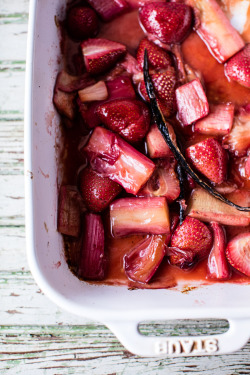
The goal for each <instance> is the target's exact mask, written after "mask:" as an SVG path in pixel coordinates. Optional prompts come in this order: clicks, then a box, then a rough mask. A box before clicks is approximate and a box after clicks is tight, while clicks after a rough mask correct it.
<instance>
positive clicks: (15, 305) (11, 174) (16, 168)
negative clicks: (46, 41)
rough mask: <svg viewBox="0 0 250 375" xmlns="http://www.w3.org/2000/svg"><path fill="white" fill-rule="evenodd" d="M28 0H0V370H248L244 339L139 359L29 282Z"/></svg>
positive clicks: (29, 373)
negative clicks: (233, 345)
mask: <svg viewBox="0 0 250 375" xmlns="http://www.w3.org/2000/svg"><path fill="white" fill-rule="evenodd" d="M28 5H29V1H28V0H11V1H9V0H0V51H1V52H0V212H1V214H0V260H1V261H0V301H1V303H0V373H1V374H4V375H5V374H6V375H12V374H13V375H16V374H23V375H24V374H25V375H64V374H65V375H66V374H67V375H68V374H79V375H82V374H98V375H104V374H107V375H108V374H109V375H111V374H113V375H114V374H117V375H118V374H126V375H127V374H128V375H131V374H136V375H137V374H171V375H181V374H190V375H194V374H201V373H202V374H204V375H211V374H216V375H217V374H218V375H233V374H237V375H243V374H250V342H249V343H248V344H247V345H246V346H245V347H244V348H243V349H242V350H240V351H238V352H237V353H234V354H231V355H227V356H218V357H194V358H175V359H168V358H159V359H155V358H139V357H137V356H134V355H131V354H130V353H129V352H128V351H127V350H125V349H124V348H123V347H122V345H121V344H120V343H119V342H118V340H117V339H116V338H115V336H114V335H113V334H112V333H111V332H110V331H109V330H108V329H107V328H106V327H104V326H103V325H101V324H98V323H97V322H91V321H89V320H87V319H82V318H80V317H76V316H74V315H73V314H69V313H67V312H64V311H62V310H61V309H60V308H58V307H57V306H56V305H54V304H53V302H51V301H49V300H48V299H47V298H46V297H45V296H44V295H43V293H41V291H40V289H39V287H38V286H37V285H36V283H35V281H34V279H33V277H32V275H31V274H30V272H29V267H28V264H27V260H26V255H25V228H24V177H23V101H24V74H25V54H26V38H27V21H28ZM226 329H227V324H226V323H225V322H224V321H213V320H209V321H208V320H207V321H202V322H198V321H192V322H189V324H188V325H187V323H186V322H181V321H176V322H167V323H166V324H164V325H163V324H162V323H154V324H150V325H144V326H142V327H141V330H142V331H143V333H144V334H152V332H153V333H154V334H156V335H163V334H166V335H170V334H173V335H177V334H201V333H203V334H212V333H215V332H218V331H219V332H223V331H225V330H226Z"/></svg>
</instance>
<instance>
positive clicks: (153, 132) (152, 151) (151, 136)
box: [146, 123, 176, 159]
mask: <svg viewBox="0 0 250 375" xmlns="http://www.w3.org/2000/svg"><path fill="white" fill-rule="evenodd" d="M166 126H167V127H168V131H169V134H170V137H171V139H172V141H173V142H174V143H176V135H175V132H174V129H173V127H172V125H170V124H169V123H166ZM146 142H147V151H148V153H149V156H150V157H151V158H152V159H154V158H168V157H170V156H173V153H172V151H171V150H170V148H169V147H168V145H167V143H166V142H165V140H164V138H163V136H162V134H161V132H160V130H159V129H158V127H157V125H156V124H153V125H152V126H151V128H150V130H149V132H148V134H147V137H146Z"/></svg>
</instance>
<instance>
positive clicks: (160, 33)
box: [139, 3, 192, 44]
mask: <svg viewBox="0 0 250 375" xmlns="http://www.w3.org/2000/svg"><path fill="white" fill-rule="evenodd" d="M139 19H140V22H141V26H142V28H143V29H144V30H145V31H146V32H147V33H149V34H152V35H153V36H154V37H156V38H157V39H159V40H160V41H161V42H163V43H167V44H172V43H181V42H182V41H183V40H184V39H185V38H186V37H187V35H188V34H189V32H190V30H191V27H192V9H191V7H189V6H187V5H185V4H180V3H179V4H178V3H151V4H147V5H145V6H144V7H142V8H141V9H140V10H139Z"/></svg>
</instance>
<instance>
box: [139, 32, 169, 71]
mask: <svg viewBox="0 0 250 375" xmlns="http://www.w3.org/2000/svg"><path fill="white" fill-rule="evenodd" d="M145 49H147V51H148V62H149V67H150V68H154V69H168V68H169V67H170V66H172V61H171V57H170V55H169V54H168V52H167V51H165V50H164V49H163V48H161V47H159V46H157V45H156V44H155V43H153V42H151V41H150V40H148V39H147V38H144V39H142V41H141V42H140V44H139V47H138V50H137V55H136V58H137V61H138V65H139V67H140V69H141V70H143V65H144V52H145Z"/></svg>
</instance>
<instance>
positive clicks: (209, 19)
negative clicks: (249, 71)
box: [186, 0, 245, 63]
mask: <svg viewBox="0 0 250 375" xmlns="http://www.w3.org/2000/svg"><path fill="white" fill-rule="evenodd" d="M186 2H187V3H188V4H189V5H191V6H192V7H194V9H195V10H196V14H197V16H198V19H199V21H198V22H197V24H198V25H197V27H196V30H197V33H198V35H199V36H200V37H201V39H202V40H203V41H204V42H205V43H206V45H207V46H208V48H209V51H210V52H211V53H212V54H213V56H214V57H215V58H216V59H217V60H218V61H219V62H221V63H223V62H225V61H226V60H227V59H229V58H230V57H231V56H233V55H234V54H235V53H237V52H238V51H239V50H241V49H242V48H243V47H244V44H245V43H244V41H243V39H242V38H241V36H240V35H239V33H238V32H237V31H236V29H235V28H234V27H233V26H232V25H231V23H230V21H229V19H228V18H227V16H226V15H225V13H224V12H223V10H222V8H221V6H220V4H218V1H216V0H186Z"/></svg>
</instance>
